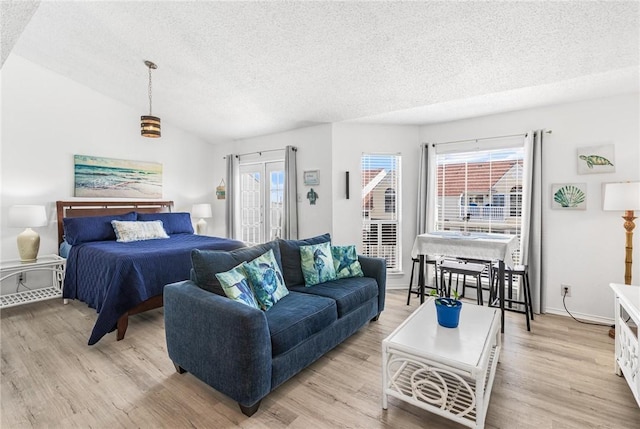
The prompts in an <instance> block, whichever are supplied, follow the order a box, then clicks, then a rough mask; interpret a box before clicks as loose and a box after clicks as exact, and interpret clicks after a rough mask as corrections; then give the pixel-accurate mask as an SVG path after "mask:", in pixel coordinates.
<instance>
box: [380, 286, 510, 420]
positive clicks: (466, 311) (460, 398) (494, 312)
mask: <svg viewBox="0 0 640 429" xmlns="http://www.w3.org/2000/svg"><path fill="white" fill-rule="evenodd" d="M500 350H501V342H500V312H499V310H498V309H495V308H488V307H481V306H477V305H473V304H468V303H465V304H464V305H463V308H462V311H461V313H460V324H459V326H458V327H457V328H454V329H449V328H444V327H442V326H439V325H438V322H437V317H436V309H435V304H434V302H433V298H429V299H428V300H427V301H425V303H424V304H422V305H421V306H420V307H418V309H417V310H416V311H414V312H413V313H412V314H411V315H410V316H409V317H408V318H407V320H405V321H404V322H403V323H402V324H401V325H400V326H398V328H396V330H395V331H393V332H392V333H391V334H390V335H389V336H388V337H387V338H386V339H384V340H383V342H382V365H383V368H382V384H383V385H382V408H384V409H387V407H388V397H389V396H393V397H395V398H398V399H400V400H403V401H405V402H408V403H410V404H413V405H415V406H417V407H420V408H423V409H425V410H427V411H430V412H433V413H435V414H438V415H441V416H443V417H445V418H447V419H450V420H453V421H455V422H457V423H460V424H462V425H465V426H468V427H472V428H482V427H484V422H485V418H486V415H487V409H488V406H489V399H490V395H491V390H492V386H493V380H494V377H495V372H496V368H497V365H498V359H499V356H500Z"/></svg>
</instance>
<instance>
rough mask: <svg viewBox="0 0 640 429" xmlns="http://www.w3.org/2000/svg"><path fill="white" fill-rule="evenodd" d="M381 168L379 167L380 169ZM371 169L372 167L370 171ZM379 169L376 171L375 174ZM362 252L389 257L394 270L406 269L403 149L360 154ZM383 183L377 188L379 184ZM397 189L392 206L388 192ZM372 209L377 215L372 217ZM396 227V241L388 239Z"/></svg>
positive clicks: (392, 271) (388, 267)
mask: <svg viewBox="0 0 640 429" xmlns="http://www.w3.org/2000/svg"><path fill="white" fill-rule="evenodd" d="M378 170H379V171H378ZM367 171H369V172H368V173H367ZM374 172H375V174H374ZM360 173H361V177H362V183H361V195H362V206H361V220H362V254H363V255H366V256H374V257H380V258H385V259H386V261H387V270H388V272H389V273H390V274H393V273H400V272H402V187H401V184H402V157H401V155H400V154H399V153H394V154H389V153H375V152H370V153H363V154H362V157H361V158H360ZM378 186H380V188H379V189H377V190H376V187H378ZM390 189H391V190H392V191H394V193H395V201H394V202H395V207H394V209H393V210H390V208H389V206H388V200H387V196H388V195H389V193H388V191H389V190H390ZM372 213H374V215H375V216H376V218H375V219H372V218H371V215H372ZM385 229H386V230H387V231H389V232H391V233H393V230H395V237H393V238H394V241H395V243H394V244H386V243H384V241H385V239H388V235H385V234H389V232H387V233H385Z"/></svg>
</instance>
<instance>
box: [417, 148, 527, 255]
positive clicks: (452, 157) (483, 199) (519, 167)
mask: <svg viewBox="0 0 640 429" xmlns="http://www.w3.org/2000/svg"><path fill="white" fill-rule="evenodd" d="M507 153H511V154H513V156H514V157H513V158H511V159H512V160H514V162H515V160H517V162H515V163H514V166H513V167H512V168H511V169H509V170H508V171H507V172H506V173H505V174H504V175H503V176H501V177H500V178H497V177H496V179H497V180H502V178H506V177H507V174H510V175H511V176H510V178H509V180H507V179H505V180H504V182H508V183H509V185H504V186H503V189H502V191H503V192H502V191H496V192H495V193H494V192H492V191H491V188H488V189H487V191H488V192H486V193H483V192H482V191H478V190H476V191H475V192H467V191H465V192H464V193H463V194H460V195H459V196H457V207H455V208H453V205H452V203H453V201H454V199H456V196H455V195H450V194H449V195H447V192H450V191H449V190H448V189H447V191H446V192H443V186H442V171H443V170H442V168H441V167H440V166H441V165H445V167H444V168H445V169H446V164H449V165H452V164H453V162H455V161H457V163H458V164H463V163H464V161H465V160H466V161H467V162H466V167H465V173H464V176H465V181H468V179H469V177H470V176H469V174H470V173H469V171H470V170H471V171H472V169H473V167H475V166H476V165H478V164H479V163H481V162H482V160H483V159H484V158H489V161H490V162H504V160H503V159H502V157H504V156H505V155H506V154H507ZM491 157H499V158H500V159H495V160H492V159H491ZM525 157H526V152H525V150H524V141H523V139H521V138H514V139H506V140H496V141H488V142H482V143H478V142H467V143H456V144H450V145H448V144H442V145H436V150H435V157H434V160H433V164H432V168H433V169H434V171H435V186H434V193H433V197H432V200H431V201H430V202H429V204H432V205H433V213H434V224H433V230H434V231H442V230H459V231H463V230H467V231H479V232H494V233H504V234H512V235H516V236H517V237H518V239H519V240H520V243H522V242H523V240H522V235H523V234H524V233H526V232H525V231H523V229H522V227H523V219H522V215H523V213H522V199H523V192H524V189H523V188H524V186H525V182H526V180H525V177H524V164H525V163H526V160H525ZM495 165H496V166H497V164H495ZM471 174H472V173H471ZM445 178H446V177H445ZM491 185H492V186H493V185H494V181H493V180H492V181H491ZM445 188H446V185H445ZM469 188H470V187H468V186H465V189H467V190H468V189H469ZM514 188H515V189H516V192H513V189H514ZM496 202H498V203H502V205H500V204H498V205H495V204H493V203H496ZM512 202H516V203H517V204H518V205H517V207H514V209H515V212H516V216H512V214H513V212H514V211H512V210H511V207H510V205H511V203H512ZM442 207H448V210H447V211H446V212H445V214H444V215H443V213H442ZM454 212H455V213H454ZM469 214H470V215H471V216H470V219H469V220H468V221H467V222H465V221H464V218H465V217H466V216H467V215H469ZM447 216H448V217H447ZM520 254H521V250H518V251H517V252H516V253H515V254H514V255H513V258H514V262H515V263H518V261H519V257H520Z"/></svg>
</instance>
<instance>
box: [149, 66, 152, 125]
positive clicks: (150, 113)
mask: <svg viewBox="0 0 640 429" xmlns="http://www.w3.org/2000/svg"><path fill="white" fill-rule="evenodd" d="M149 116H153V113H152V112H151V66H149Z"/></svg>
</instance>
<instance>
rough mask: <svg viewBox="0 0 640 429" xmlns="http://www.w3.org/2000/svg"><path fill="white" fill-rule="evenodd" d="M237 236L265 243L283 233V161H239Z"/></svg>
mask: <svg viewBox="0 0 640 429" xmlns="http://www.w3.org/2000/svg"><path fill="white" fill-rule="evenodd" d="M239 171H240V239H241V240H242V241H245V242H248V243H264V242H265V241H269V240H273V239H275V238H276V237H280V236H281V235H282V234H281V233H282V216H283V201H284V161H269V162H259V163H248V164H240V166H239Z"/></svg>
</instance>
